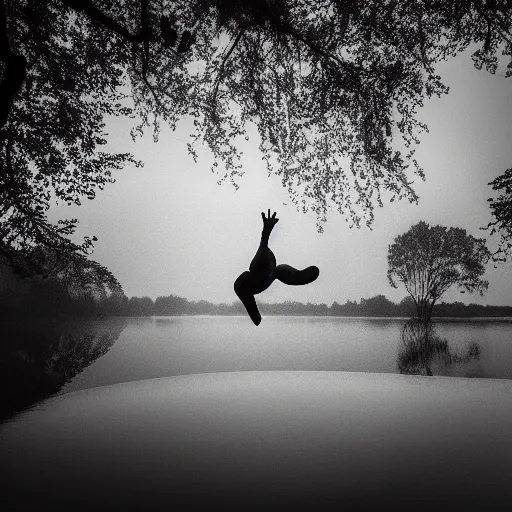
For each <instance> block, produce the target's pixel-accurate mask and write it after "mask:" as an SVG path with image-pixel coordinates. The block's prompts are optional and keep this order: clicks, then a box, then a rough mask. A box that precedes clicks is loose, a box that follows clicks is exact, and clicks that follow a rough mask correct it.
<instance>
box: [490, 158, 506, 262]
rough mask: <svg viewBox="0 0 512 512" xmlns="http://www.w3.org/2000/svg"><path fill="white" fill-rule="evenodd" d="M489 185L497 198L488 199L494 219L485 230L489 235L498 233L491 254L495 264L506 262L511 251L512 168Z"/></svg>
mask: <svg viewBox="0 0 512 512" xmlns="http://www.w3.org/2000/svg"><path fill="white" fill-rule="evenodd" d="M489 185H491V186H492V189H493V190H494V191H496V192H497V194H498V195H497V196H496V197H493V198H489V199H488V202H489V207H490V209H491V214H492V216H493V217H494V219H493V220H492V221H491V222H489V224H488V225H487V229H488V230H489V232H490V234H491V235H494V234H495V233H499V242H498V247H497V249H496V250H495V251H494V253H493V254H492V258H493V260H494V261H495V262H499V261H506V260H507V257H509V256H510V254H511V251H512V168H511V169H507V170H506V171H505V172H504V173H503V174H502V175H501V176H498V177H497V178H496V179H495V180H493V181H491V183H489Z"/></svg>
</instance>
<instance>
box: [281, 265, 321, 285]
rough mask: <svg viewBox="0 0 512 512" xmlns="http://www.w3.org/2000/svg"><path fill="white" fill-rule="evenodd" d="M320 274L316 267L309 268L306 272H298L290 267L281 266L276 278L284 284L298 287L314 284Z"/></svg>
mask: <svg viewBox="0 0 512 512" xmlns="http://www.w3.org/2000/svg"><path fill="white" fill-rule="evenodd" d="M319 274H320V270H318V267H315V266H311V267H307V268H305V269H304V270H297V269H296V268H293V267H291V266H290V265H286V264H281V265H277V267H276V270H275V272H274V277H275V278H276V279H279V281H281V282H282V283H284V284H290V285H293V286H298V285H303V284H309V283H312V282H313V281H315V279H316V278H317V277H318V275H319Z"/></svg>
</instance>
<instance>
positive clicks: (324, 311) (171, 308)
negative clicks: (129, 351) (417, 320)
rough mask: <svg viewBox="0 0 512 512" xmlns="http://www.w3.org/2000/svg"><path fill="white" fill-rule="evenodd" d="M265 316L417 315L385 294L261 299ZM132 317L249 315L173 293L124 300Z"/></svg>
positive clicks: (481, 312)
mask: <svg viewBox="0 0 512 512" xmlns="http://www.w3.org/2000/svg"><path fill="white" fill-rule="evenodd" d="M258 308H259V310H260V312H261V314H262V315H276V316H277V315H279V316H285V315H290V316H377V317H407V318H408V317H412V316H415V312H416V310H415V308H414V303H413V301H412V299H411V298H410V297H406V298H404V299H403V300H402V301H400V302H399V303H398V304H397V303H394V302H392V301H391V300H389V299H388V298H387V297H385V296H384V295H376V296H375V297H371V298H369V299H361V300H360V301H359V302H357V301H350V300H348V301H347V302H345V303H344V304H338V303H337V302H334V303H333V304H332V305H331V306H328V305H327V304H312V303H310V302H308V303H306V304H303V303H301V302H290V301H286V302H280V303H267V302H260V301H258ZM120 314H126V315H129V316H152V315H155V316H168V315H169V316H178V315H246V314H247V313H246V312H245V309H244V307H243V305H242V304H241V303H240V302H239V301H235V302H233V303H230V304H227V303H224V304H214V303H211V302H208V301H205V300H201V301H197V302H196V301H189V300H187V299H185V298H183V297H179V296H175V295H169V296H167V297H158V298H156V299H155V300H154V301H153V300H152V299H151V298H150V297H131V298H130V299H126V301H125V302H124V303H123V312H122V313H121V312H120ZM434 316H436V317H506V316H512V306H481V305H479V304H469V305H466V304H463V303H462V302H453V303H446V302H442V303H441V304H438V305H436V306H435V307H434Z"/></svg>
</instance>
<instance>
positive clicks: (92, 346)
mask: <svg viewBox="0 0 512 512" xmlns="http://www.w3.org/2000/svg"><path fill="white" fill-rule="evenodd" d="M405 322H406V319H389V318H338V317H265V318H264V319H263V322H262V323H261V325H260V326H259V327H255V326H253V325H252V323H251V322H250V320H249V319H248V318H246V317H215V316H214V317H207V316H204V317H201V316H196V317H152V318H112V319H101V320H80V321H77V320H33V321H30V322H27V321H22V320H17V321H14V320H13V321H3V323H2V332H3V334H2V336H1V337H2V339H3V342H2V344H1V349H0V350H1V353H0V364H1V369H2V372H1V375H2V377H1V378H2V379H3V381H4V382H3V384H4V385H3V389H4V390H7V399H6V400H4V401H3V404H4V405H3V406H2V415H1V419H4V420H5V419H8V418H9V417H11V416H12V415H13V414H15V413H16V412H18V411H20V410H22V409H25V408H26V407H30V406H32V405H34V404H36V403H38V402H40V401H41V400H44V399H45V398H47V397H49V396H52V395H55V394H63V393H68V392H71V391H77V390H82V389H89V388H93V387H98V386H105V385H110V384H116V383H123V382H131V381H137V380H143V379H152V378H158V377H168V376H176V375H189V374H201V373H216V372H234V371H269V370H270V371H272V370H306V371H311V370H316V371H347V372H375V373H408V374H423V375H444V376H457V377H475V378H500V379H511V378H512V321H510V319H509V320H506V319H485V320H478V319H470V320H467V319H465V320H461V319H458V320H452V321H450V320H443V321H440V322H438V323H436V324H435V333H436V336H437V338H438V339H441V340H444V341H445V342H446V344H445V348H444V350H442V351H440V352H436V353H434V354H429V355H428V357H424V358H423V359H421V358H420V359H418V354H417V353H415V352H414V350H410V349H409V348H407V346H406V345H405V344H404V341H403V338H402V337H401V333H402V326H403V325H404V323H405ZM475 347H476V349H475Z"/></svg>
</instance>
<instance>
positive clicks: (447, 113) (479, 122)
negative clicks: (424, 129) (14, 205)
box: [49, 53, 512, 305]
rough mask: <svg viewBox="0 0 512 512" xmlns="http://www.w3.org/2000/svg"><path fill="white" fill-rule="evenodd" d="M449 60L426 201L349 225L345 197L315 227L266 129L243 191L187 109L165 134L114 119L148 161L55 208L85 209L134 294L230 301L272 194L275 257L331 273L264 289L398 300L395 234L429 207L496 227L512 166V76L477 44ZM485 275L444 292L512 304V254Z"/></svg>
mask: <svg viewBox="0 0 512 512" xmlns="http://www.w3.org/2000/svg"><path fill="white" fill-rule="evenodd" d="M438 73H439V74H440V75H441V77H442V79H443V81H444V83H445V84H446V85H448V86H450V93H449V94H448V95H445V96H443V97H442V98H440V99H437V98H432V99H431V100H427V101H426V102H425V106H424V107H423V109H422V110H421V113H420V120H422V121H424V122H426V123H427V124H428V126H429V130H430V132H429V133H424V134H422V136H421V144H420V145H419V146H418V148H417V154H416V156H417V159H418V161H419V163H420V165H422V166H423V168H424V170H425V174H426V182H422V181H421V179H420V178H415V179H414V181H415V183H414V188H415V190H416V192H417V193H418V195H419V196H420V201H419V204H418V205H415V204H409V203H408V202H404V201H400V202H395V203H389V202H384V207H383V208H378V207H376V209H375V222H374V224H373V229H372V230H369V229H368V228H366V227H365V226H364V227H361V228H360V229H357V228H352V229H349V227H348V224H347V223H346V221H345V220H344V218H343V217H342V216H340V215H339V214H338V213H336V212H335V211H333V212H332V213H331V214H330V215H329V216H328V222H327V224H326V225H325V226H324V228H325V231H324V233H323V234H319V233H317V231H316V227H315V221H316V219H315V216H314V214H312V213H309V214H306V215H304V214H303V213H300V212H297V211H296V209H295V207H294V206H293V204H292V203H291V201H290V199H289V197H288V195H287V192H286V190H285V189H284V188H283V187H282V185H281V182H280V180H279V178H276V177H268V176H267V172H266V170H265V166H264V162H263V161H262V159H261V155H260V154H259V152H258V149H257V146H258V141H257V140H251V141H250V142H249V143H247V144H246V145H245V146H244V148H243V150H244V160H243V168H244V171H245V176H244V177H243V178H241V179H239V180H238V183H239V185H240V188H239V190H238V191H236V190H235V189H234V188H233V187H232V186H231V185H230V184H229V183H228V182H226V183H225V184H223V185H218V184H217V181H218V179H219V176H216V175H214V174H212V173H211V172H210V170H209V164H210V158H209V155H208V152H207V151H206V150H205V151H200V159H199V161H198V163H197V164H194V162H193V160H192V158H191V157H190V156H188V155H187V149H186V142H187V139H188V126H187V123H186V122H183V123H182V124H181V125H180V129H179V130H178V131H176V132H170V131H169V130H166V129H163V130H162V134H161V137H160V141H159V143H157V144H155V143H153V139H152V136H151V133H149V132H148V134H147V135H145V137H144V138H143V139H142V140H139V141H138V142H137V143H136V144H135V145H134V144H133V142H132V141H131V139H130V137H129V129H130V126H131V125H129V124H128V121H126V120H121V119H115V120H112V121H109V123H108V125H107V130H108V132H109V137H108V140H109V147H110V148H111V149H113V150H116V151H131V152H133V153H134V154H135V157H137V158H140V159H141V160H143V161H144V162H145V167H144V168H143V169H135V168H132V167H128V168H126V169H125V170H123V171H121V172H119V173H118V174H117V181H116V183H115V184H111V185H109V186H108V187H107V188H106V189H105V190H104V191H103V192H99V193H98V195H97V197H96V198H95V199H94V200H93V201H87V200H85V199H84V203H83V205H82V206H81V207H66V206H62V205H59V206H55V207H52V209H51V210H50V212H49V217H50V219H51V220H57V219H58V218H63V217H78V218H79V219H80V226H79V229H78V230H77V235H79V237H82V236H85V235H96V236H97V237H98V239H99V240H98V242H97V243H96V250H95V252H94V254H93V255H92V259H94V260H96V261H98V262H100V263H102V264H103V265H105V266H107V267H108V268H109V269H110V270H111V271H112V272H113V274H114V275H115V276H116V277H117V278H118V279H119V281H120V282H121V284H122V285H123V288H124V291H125V293H126V294H127V295H128V296H133V295H136V296H144V295H147V296H150V297H152V298H156V297H157V296H159V295H169V294H171V293H172V294H176V295H181V296H184V297H186V298H188V299H191V300H200V299H206V300H209V301H212V302H232V301H233V300H235V299H236V296H235V295H234V292H233V282H234V280H235V279H236V277H237V276H238V275H239V274H240V273H241V272H242V271H244V270H247V269H248V266H249V263H250V261H251V259H252V257H253V255H254V253H255V251H256V249H257V246H258V243H259V238H260V234H261V228H262V221H261V216H260V212H261V211H265V212H266V211H267V209H268V208H270V209H271V210H272V211H274V210H276V211H277V216H278V218H279V219H280V221H279V223H278V224H277V226H276V228H275V229H274V231H273V233H272V235H271V237H270V244H269V246H270V248H271V249H272V250H273V252H274V254H275V255H276V259H277V263H278V264H279V263H288V264H290V265H292V266H295V267H297V268H304V267H306V266H309V265H317V266H318V267H319V268H320V277H319V278H318V279H317V281H315V282H314V283H312V284H310V285H308V286H304V287H287V286H286V285H284V284H282V283H280V282H277V281H276V282H274V284H273V285H272V286H271V287H270V288H269V289H268V290H266V291H265V292H263V293H262V294H260V295H259V296H258V297H257V298H258V299H261V300H264V301H269V302H277V301H284V300H295V301H300V302H314V303H326V304H331V303H332V302H333V301H337V302H338V303H344V302H345V301H346V300H360V299H361V298H369V297H371V296H374V295H377V294H384V295H386V296H387V297H388V298H390V299H391V300H393V301H399V300H401V299H402V298H403V297H405V296H406V291H405V289H404V288H403V287H401V288H399V289H398V290H395V289H393V288H391V287H390V285H389V283H388V281H387V277H386V271H387V251H388V245H390V244H391V243H393V240H394V238H395V237H396V236H397V235H399V234H401V233H403V232H405V231H406V230H407V229H408V228H409V227H410V226H411V225H413V224H415V223H417V222H418V221H420V220H424V221H426V222H428V223H430V224H442V225H444V226H454V227H461V228H464V229H466V230H467V231H468V232H469V233H470V234H472V235H473V236H476V237H478V238H485V237H487V232H485V231H482V230H480V228H481V227H483V226H485V225H486V224H487V222H489V220H490V210H489V207H488V203H487V198H488V197H490V195H491V192H492V191H491V189H490V187H489V186H488V185H487V184H488V182H489V181H491V180H492V179H494V178H495V177H496V176H498V175H500V174H502V173H503V172H504V171H505V169H507V168H509V167H512V138H511V134H512V80H511V79H508V80H506V79H505V78H504V77H503V76H493V75H490V74H489V73H487V72H485V71H478V70H476V69H475V68H474V67H473V64H472V61H471V59H470V57H469V54H468V53H466V54H464V55H461V56H459V57H457V58H456V59H452V60H450V61H448V62H445V63H442V64H441V65H439V66H438ZM491 247H492V245H491ZM485 278H486V279H488V280H489V290H488V292H487V293H486V294H485V295H484V296H483V297H480V296H478V295H471V294H468V293H465V294H461V293H459V291H458V290H457V289H452V290H450V291H449V292H447V293H446V294H445V295H444V296H443V298H442V300H445V301H450V302H451V301H455V300H459V301H462V302H465V303H469V302H476V303H479V304H496V305H502V304H503V305H505V304H506V305H512V294H511V292H512V267H511V265H510V264H505V265H500V266H499V267H498V268H497V269H495V268H494V267H493V265H492V264H489V265H488V271H487V273H486V276H485Z"/></svg>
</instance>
